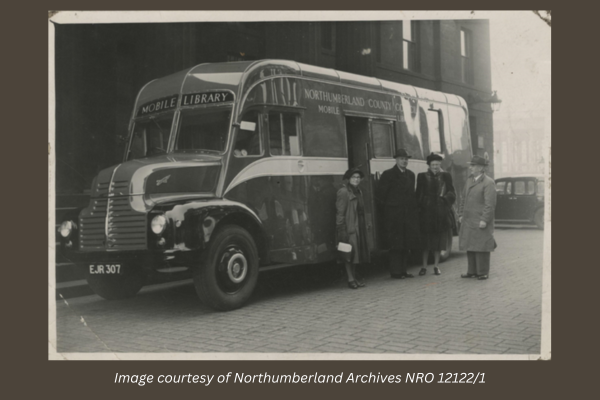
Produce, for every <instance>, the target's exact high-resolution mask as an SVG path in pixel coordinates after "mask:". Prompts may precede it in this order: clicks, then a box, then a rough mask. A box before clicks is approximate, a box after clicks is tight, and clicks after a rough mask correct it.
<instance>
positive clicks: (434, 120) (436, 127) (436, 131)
mask: <svg viewBox="0 0 600 400" xmlns="http://www.w3.org/2000/svg"><path fill="white" fill-rule="evenodd" d="M427 128H428V131H429V152H434V153H442V152H443V149H442V138H441V135H440V114H439V112H437V111H432V110H428V111H427ZM421 132H423V129H422V128H421ZM428 154H429V153H428Z"/></svg>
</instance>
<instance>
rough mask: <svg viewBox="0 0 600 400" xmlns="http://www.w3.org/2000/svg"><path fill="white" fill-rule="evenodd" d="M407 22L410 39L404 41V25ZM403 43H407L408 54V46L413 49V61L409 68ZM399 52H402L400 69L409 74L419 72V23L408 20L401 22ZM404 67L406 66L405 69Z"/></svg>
mask: <svg viewBox="0 0 600 400" xmlns="http://www.w3.org/2000/svg"><path fill="white" fill-rule="evenodd" d="M406 22H408V23H409V24H410V36H411V39H410V40H409V39H406V38H405V37H404V24H405V23H406ZM405 43H407V49H408V51H407V53H408V54H410V45H413V46H414V49H413V53H414V60H413V63H412V64H413V65H412V68H411V64H410V59H409V60H408V61H407V57H406V56H408V54H405V52H404V46H405ZM401 47H402V48H401V50H402V69H403V70H406V71H411V72H417V73H418V72H420V70H421V68H420V64H419V21H413V20H408V21H402V46H401ZM405 65H407V66H406V67H405Z"/></svg>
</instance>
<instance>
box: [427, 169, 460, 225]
mask: <svg viewBox="0 0 600 400" xmlns="http://www.w3.org/2000/svg"><path fill="white" fill-rule="evenodd" d="M455 201H456V192H455V191H454V185H453V184H452V176H451V175H450V174H449V173H448V172H439V173H438V174H433V172H431V171H430V170H428V171H427V172H421V173H420V174H419V175H417V203H418V205H419V221H420V223H421V225H420V229H421V234H423V235H426V234H429V233H443V232H447V231H448V230H450V229H451V228H452V226H451V221H452V220H451V217H450V213H451V212H452V205H453V204H454V202H455Z"/></svg>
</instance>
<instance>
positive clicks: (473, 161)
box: [469, 156, 488, 167]
mask: <svg viewBox="0 0 600 400" xmlns="http://www.w3.org/2000/svg"><path fill="white" fill-rule="evenodd" d="M469 164H471V165H482V166H484V167H485V166H486V165H488V160H486V159H485V158H483V157H481V156H473V158H472V159H471V162H470V163H469Z"/></svg>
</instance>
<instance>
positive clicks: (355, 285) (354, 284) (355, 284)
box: [348, 281, 358, 289]
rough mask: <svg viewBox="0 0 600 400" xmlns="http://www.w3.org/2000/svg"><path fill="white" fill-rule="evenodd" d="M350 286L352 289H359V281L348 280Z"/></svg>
mask: <svg viewBox="0 0 600 400" xmlns="http://www.w3.org/2000/svg"><path fill="white" fill-rule="evenodd" d="M348 287H349V288H350V289H358V283H356V281H350V282H348Z"/></svg>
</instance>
